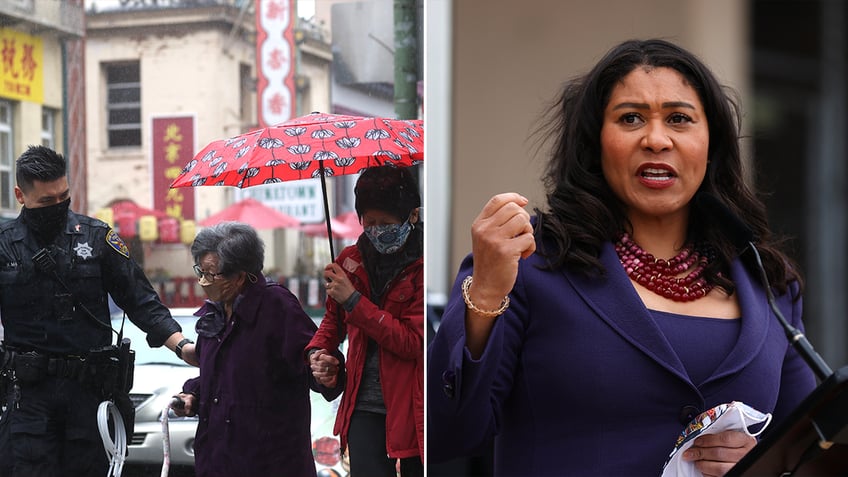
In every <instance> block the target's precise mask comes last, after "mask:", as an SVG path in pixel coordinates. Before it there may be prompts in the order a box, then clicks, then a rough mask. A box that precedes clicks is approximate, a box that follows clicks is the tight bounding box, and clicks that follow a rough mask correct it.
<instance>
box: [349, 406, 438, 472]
mask: <svg viewBox="0 0 848 477" xmlns="http://www.w3.org/2000/svg"><path fill="white" fill-rule="evenodd" d="M347 445H348V453H349V455H350V477H396V476H397V468H396V465H397V459H392V458H389V457H388V456H387V455H386V415H385V414H378V413H375V412H363V411H354V413H353V416H351V418H350V428H349V429H348V434H347ZM400 475H401V477H423V476H424V465H423V464H422V463H421V459H420V458H419V457H409V458H405V459H400Z"/></svg>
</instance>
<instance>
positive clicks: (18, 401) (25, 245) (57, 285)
mask: <svg viewBox="0 0 848 477" xmlns="http://www.w3.org/2000/svg"><path fill="white" fill-rule="evenodd" d="M66 171H67V166H66V162H65V158H64V157H63V156H62V155H60V154H58V153H56V152H55V151H53V150H51V149H49V148H46V147H43V146H30V147H29V148H28V149H27V150H26V151H25V152H24V153H23V154H22V155H21V156H20V157H19V158H18V160H17V164H16V180H17V186H16V187H15V197H16V198H17V200H18V202H19V203H21V204H22V205H23V208H22V209H21V213H20V215H19V216H18V217H17V218H16V219H15V220H12V221H9V222H6V223H4V224H2V225H0V318H1V319H2V323H3V327H4V335H5V336H4V342H3V345H4V348H5V349H4V354H3V363H2V375H3V379H2V383H3V384H4V387H5V395H6V400H5V410H4V411H3V415H2V418H0V475H3V476H7V475H8V476H27V477H32V476H56V475H73V476H98V477H102V476H103V475H105V474H106V472H107V470H108V466H109V463H108V460H107V457H106V452H105V451H104V447H103V441H102V439H101V437H100V432H99V430H98V422H97V408H98V406H99V404H100V402H101V401H103V400H104V399H108V398H109V397H110V395H111V393H112V391H113V389H111V388H112V387H113V386H112V384H107V383H105V382H104V381H106V380H110V379H112V378H113V377H114V376H112V374H110V370H111V372H114V368H108V369H107V368H106V364H105V363H106V362H108V361H109V360H108V359H107V360H105V361H104V360H99V359H94V358H95V356H100V354H99V353H97V352H96V351H97V350H102V349H104V348H105V349H109V347H110V345H112V342H113V338H112V335H113V330H112V328H111V320H110V314H109V303H108V298H107V294H111V296H112V298H113V299H114V301H115V303H117V304H118V306H120V307H121V308H122V309H124V310H125V311H126V313H127V316H128V317H129V319H130V320H131V321H132V322H133V323H135V324H136V325H138V326H139V327H140V328H141V329H143V330H144V331H145V332H146V333H147V341H148V343H149V344H150V345H151V346H154V347H158V346H161V345H163V344H164V345H165V346H167V347H168V348H169V349H171V350H174V351H175V352H176V353H177V355H182V358H183V359H185V360H186V361H188V362H194V361H195V358H194V349H193V344H192V343H191V342H190V341H189V340H187V339H185V337H184V336H183V334H182V330H181V328H180V326H179V324H177V322H176V321H175V320H174V319H173V318H172V317H171V315H170V312H169V311H168V309H167V308H166V307H165V306H164V305H163V304H162V302H161V301H160V300H159V297H158V296H157V294H156V292H155V291H154V289H153V287H152V286H151V285H150V282H149V281H148V279H147V278H146V277H145V275H144V272H143V271H142V270H141V268H140V267H139V266H138V264H137V263H136V262H135V261H134V260H132V259H131V258H130V254H129V250H128V249H127V247H126V245H125V244H124V242H123V241H122V240H121V239H120V237H118V235H117V234H116V233H115V232H114V231H113V230H112V229H111V228H109V226H108V225H106V224H105V223H103V222H101V221H99V220H96V219H93V218H91V217H87V216H84V215H80V214H77V213H74V212H72V211H70V210H69V206H70V202H71V199H70V190H69V188H68V179H67V177H66ZM130 372H131V370H130ZM126 391H128V390H125V392H124V395H123V397H124V399H126ZM130 412H132V407H131V405H130Z"/></svg>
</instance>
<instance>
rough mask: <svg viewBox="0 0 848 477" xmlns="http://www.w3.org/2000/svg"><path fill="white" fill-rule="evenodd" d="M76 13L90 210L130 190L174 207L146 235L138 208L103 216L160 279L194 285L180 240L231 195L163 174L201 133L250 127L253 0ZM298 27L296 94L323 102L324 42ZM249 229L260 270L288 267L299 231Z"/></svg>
mask: <svg viewBox="0 0 848 477" xmlns="http://www.w3.org/2000/svg"><path fill="white" fill-rule="evenodd" d="M86 17H87V32H86V35H87V36H86V68H85V71H86V85H87V88H88V96H87V98H88V101H87V109H88V115H87V121H86V125H87V131H88V138H89V142H88V150H87V152H88V157H89V163H90V170H89V189H88V192H89V197H90V203H91V206H90V211H91V212H92V213H99V212H101V211H104V210H105V211H106V212H105V215H106V216H108V210H109V208H110V206H111V205H113V204H114V203H115V202H116V201H122V200H127V199H129V200H132V201H134V202H135V203H137V204H138V205H139V206H141V207H143V208H147V209H150V210H151V211H152V212H154V213H156V214H159V215H160V217H161V214H162V213H165V214H167V215H169V216H171V217H177V218H178V219H179V223H180V227H181V229H180V230H179V232H178V233H176V234H174V233H171V232H173V231H172V230H170V231H169V230H165V229H164V228H163V223H162V220H161V219H160V220H159V222H158V229H159V230H157V231H156V232H158V233H153V236H155V237H156V238H155V239H153V240H150V239H146V238H144V237H143V235H144V232H145V231H144V230H142V224H141V223H140V222H138V220H128V221H127V222H126V223H122V222H121V221H120V220H117V218H116V217H111V218H112V219H113V222H114V223H115V226H116V228H118V229H119V232H120V233H121V235H122V236H123V237H125V238H128V240H129V241H131V243H135V244H136V245H137V247H138V248H140V249H142V254H143V257H142V258H143V260H144V264H145V269H146V270H147V271H148V273H149V274H150V275H151V276H153V277H154V278H155V277H163V280H166V279H169V278H171V280H170V282H171V283H169V284H168V286H169V287H176V288H178V291H177V293H178V294H180V293H181V291H180V290H179V288H180V287H189V286H191V287H195V284H194V282H195V281H196V280H194V279H193V275H191V265H192V261H191V257H190V254H189V250H188V245H187V244H189V243H191V240H192V239H193V233H194V230H195V229H196V227H197V222H199V221H202V220H203V219H204V218H206V217H208V216H210V215H212V214H214V213H216V212H219V211H221V210H222V209H224V208H225V207H227V206H228V205H230V204H232V203H233V202H234V201H236V200H238V199H240V198H241V196H240V191H239V190H238V189H235V188H232V187H197V188H180V189H169V188H168V185H169V184H170V182H172V181H173V179H174V178H175V177H176V175H175V174H177V173H178V169H177V168H181V167H182V166H184V165H185V164H186V163H188V161H189V160H190V159H191V158H192V157H193V155H194V154H195V153H196V152H197V151H199V150H200V149H202V148H203V147H204V146H205V145H206V144H208V143H209V142H211V141H214V140H218V139H224V138H228V137H232V136H235V135H238V134H241V133H243V132H246V131H249V130H252V129H256V128H257V127H258V126H257V106H256V105H257V103H256V101H257V98H256V21H255V18H254V10H253V2H236V1H219V2H168V3H162V2H158V3H157V2H121V3H117V4H116V3H115V2H107V1H102V2H101V1H98V0H92V1H91V2H90V5H89V7H88V10H87V12H86ZM299 37H300V38H301V41H299V42H298V43H299V48H298V61H299V64H298V69H297V71H298V76H297V78H298V81H297V84H298V85H299V87H298V91H297V94H298V103H303V104H307V105H310V106H313V107H324V106H326V105H327V104H328V102H329V100H328V96H329V87H328V85H329V71H328V70H329V66H328V65H329V62H330V61H331V59H332V54H331V53H330V47H329V44H327V43H326V42H322V41H321V38H320V36H317V35H315V34H313V35H309V36H305V37H304V35H302V34H301V35H299ZM169 141H170V142H169ZM163 161H164V162H163ZM136 219H137V218H136ZM259 232H260V235H261V236H262V238H263V240H264V241H265V243H266V264H265V269H266V272H268V273H270V274H276V275H278V276H288V275H290V274H292V273H293V271H294V268H295V261H296V260H295V258H296V255H297V250H298V246H299V239H300V237H299V235H298V233H297V232H296V231H292V230H273V231H271V230H267V231H266V230H260V231H259ZM169 233H170V235H169ZM175 235H176V236H175ZM174 277H176V278H178V280H177V283H176V284H174V283H172V282H173V281H174V280H173V279H172V278H174ZM183 280H184V281H185V283H183Z"/></svg>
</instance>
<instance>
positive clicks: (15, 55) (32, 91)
mask: <svg viewBox="0 0 848 477" xmlns="http://www.w3.org/2000/svg"><path fill="white" fill-rule="evenodd" d="M43 64H44V46H43V44H42V41H41V38H38V37H35V36H31V35H27V34H26V33H21V32H19V31H16V30H11V29H9V28H0V97H4V98H10V99H18V100H23V101H31V102H33V103H42V102H43V101H44V67H43Z"/></svg>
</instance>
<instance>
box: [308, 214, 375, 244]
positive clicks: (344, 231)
mask: <svg viewBox="0 0 848 477" xmlns="http://www.w3.org/2000/svg"><path fill="white" fill-rule="evenodd" d="M351 216H352V217H353V220H351ZM330 223H331V227H332V230H333V237H335V238H343V239H354V238H356V237H359V235H360V234H361V233H362V224H360V223H359V217H358V216H357V215H356V212H345V213H343V214H339V215H337V216H335V217H333V218H331V219H330ZM300 230H302V231H303V233H305V234H306V235H313V236H320V237H326V236H327V227H326V226H325V225H324V224H306V225H302V226H301V227H300Z"/></svg>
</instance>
